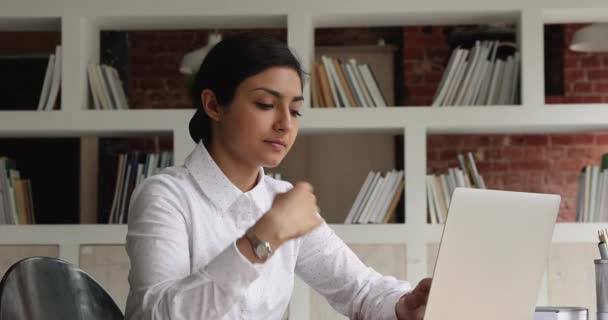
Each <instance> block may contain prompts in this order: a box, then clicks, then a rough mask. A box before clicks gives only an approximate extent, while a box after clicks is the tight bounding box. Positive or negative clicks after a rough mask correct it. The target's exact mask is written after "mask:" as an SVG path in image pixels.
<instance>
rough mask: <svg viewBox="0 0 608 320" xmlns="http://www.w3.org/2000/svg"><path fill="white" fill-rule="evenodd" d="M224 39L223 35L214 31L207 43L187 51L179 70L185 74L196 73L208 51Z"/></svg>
mask: <svg viewBox="0 0 608 320" xmlns="http://www.w3.org/2000/svg"><path fill="white" fill-rule="evenodd" d="M220 41H222V35H221V34H218V33H212V34H210V35H209V40H208V41H207V45H206V46H204V47H202V48H199V49H196V50H194V51H191V52H189V53H187V54H186V55H185V56H184V57H183V58H182V62H181V63H180V66H179V72H181V73H183V74H185V75H194V74H195V73H196V72H197V71H198V68H199V67H200V66H201V64H202V63H203V60H204V59H205V57H206V56H207V53H208V52H209V50H211V48H213V46H215V45H216V44H217V43H218V42H220Z"/></svg>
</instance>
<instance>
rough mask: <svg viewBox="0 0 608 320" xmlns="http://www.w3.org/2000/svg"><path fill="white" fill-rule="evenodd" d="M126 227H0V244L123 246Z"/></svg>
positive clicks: (100, 225)
mask: <svg viewBox="0 0 608 320" xmlns="http://www.w3.org/2000/svg"><path fill="white" fill-rule="evenodd" d="M126 236H127V225H103V224H99V225H96V224H75V225H44V224H41V225H17V226H16V225H0V244H2V245H10V244H74V245H77V244H124V243H125V240H126Z"/></svg>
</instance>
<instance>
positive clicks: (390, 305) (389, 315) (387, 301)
mask: <svg viewBox="0 0 608 320" xmlns="http://www.w3.org/2000/svg"><path fill="white" fill-rule="evenodd" d="M409 291H411V290H407V291H403V292H395V293H392V294H389V295H388V296H387V297H386V298H384V299H383V300H384V306H382V313H381V314H382V315H384V316H383V317H382V319H386V320H397V312H396V308H395V307H396V306H397V302H398V301H399V298H401V297H402V296H403V295H404V294H406V293H407V292H409Z"/></svg>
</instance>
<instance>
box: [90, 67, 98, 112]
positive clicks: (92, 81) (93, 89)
mask: <svg viewBox="0 0 608 320" xmlns="http://www.w3.org/2000/svg"><path fill="white" fill-rule="evenodd" d="M94 69H95V65H94V64H89V66H88V67H87V78H88V80H89V91H90V92H91V97H92V98H93V109H94V110H101V102H100V97H99V87H98V86H97V84H96V83H95V70H94Z"/></svg>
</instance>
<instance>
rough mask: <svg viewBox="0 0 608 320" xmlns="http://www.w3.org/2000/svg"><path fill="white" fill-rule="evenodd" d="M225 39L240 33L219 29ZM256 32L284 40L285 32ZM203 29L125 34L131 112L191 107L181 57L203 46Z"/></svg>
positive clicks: (204, 35) (205, 33)
mask: <svg viewBox="0 0 608 320" xmlns="http://www.w3.org/2000/svg"><path fill="white" fill-rule="evenodd" d="M221 32H222V34H224V35H225V36H229V35H232V34H236V33H239V32H243V31H242V30H223V31H221ZM256 32H259V33H263V34H269V35H272V36H275V37H277V38H279V39H282V40H283V41H286V39H287V33H286V30H285V29H258V30H256ZM208 35H209V32H208V31H207V30H180V31H134V32H130V33H129V41H130V47H129V64H130V69H131V70H130V72H129V75H130V79H129V84H128V86H129V106H130V107H131V108H133V109H159V108H161V109H167V108H191V107H192V102H191V98H190V88H189V87H188V86H187V84H186V80H185V78H184V75H182V74H181V73H179V65H180V63H181V60H182V57H183V56H184V55H185V54H186V53H188V52H190V51H191V50H194V49H197V48H200V47H202V46H204V45H206V44H207V39H208Z"/></svg>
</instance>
